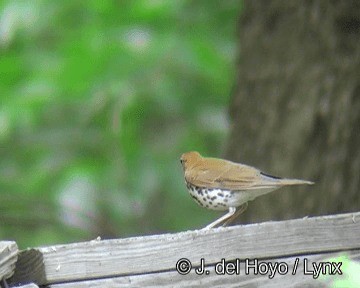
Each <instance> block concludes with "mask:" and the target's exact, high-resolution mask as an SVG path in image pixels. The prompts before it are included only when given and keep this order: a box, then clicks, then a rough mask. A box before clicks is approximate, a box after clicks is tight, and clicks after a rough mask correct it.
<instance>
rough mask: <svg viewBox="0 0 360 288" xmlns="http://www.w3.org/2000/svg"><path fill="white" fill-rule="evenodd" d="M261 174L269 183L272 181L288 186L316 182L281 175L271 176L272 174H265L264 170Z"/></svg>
mask: <svg viewBox="0 0 360 288" xmlns="http://www.w3.org/2000/svg"><path fill="white" fill-rule="evenodd" d="M261 176H262V178H263V180H265V181H267V182H269V183H272V184H273V185H281V186H286V185H313V184H314V182H311V181H307V180H300V179H287V178H280V177H275V176H271V175H268V174H265V173H262V172H261Z"/></svg>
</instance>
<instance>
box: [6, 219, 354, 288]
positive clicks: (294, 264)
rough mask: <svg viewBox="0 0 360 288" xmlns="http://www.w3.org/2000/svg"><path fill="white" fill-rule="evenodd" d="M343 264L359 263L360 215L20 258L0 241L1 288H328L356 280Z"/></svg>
mask: <svg viewBox="0 0 360 288" xmlns="http://www.w3.org/2000/svg"><path fill="white" fill-rule="evenodd" d="M352 261H355V262H352ZM345 262H346V263H360V212H357V213H349V214H341V215H332V216H324V217H314V218H303V219H295V220H289V221H281V222H265V223H259V224H250V225H243V226H233V227H226V228H216V229H211V230H208V231H204V230H195V231H186V232H180V233H176V234H163V235H152V236H146V237H132V238H125V239H114V240H101V239H96V240H92V241H89V242H83V243H73V244H68V245H54V246H48V247H39V248H29V249H26V250H23V251H18V249H17V245H16V243H15V242H11V241H6V242H0V280H1V283H2V286H3V287H7V286H8V287H12V286H21V285H24V286H22V287H27V288H30V287H39V286H44V287H53V288H63V287H64V288H65V287H75V288H80V287H81V288H82V287H329V286H331V285H332V283H341V282H339V281H347V282H344V283H353V282H354V281H359V279H357V280H356V279H355V280H354V279H352V277H353V276H354V275H353V274H354V273H352V274H351V273H350V274H348V271H347V270H346V267H345V265H344V263H345ZM355 265H358V264H355ZM359 266H360V264H359V265H358V266H356V267H359ZM351 281H353V282H351ZM357 283H358V282H357ZM358 284H359V283H358ZM347 285H349V284H347ZM354 285H356V284H354ZM357 287H360V286H357Z"/></svg>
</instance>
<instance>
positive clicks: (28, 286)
mask: <svg viewBox="0 0 360 288" xmlns="http://www.w3.org/2000/svg"><path fill="white" fill-rule="evenodd" d="M16 288H39V286H37V285H36V284H35V283H29V284H25V285H22V286H16Z"/></svg>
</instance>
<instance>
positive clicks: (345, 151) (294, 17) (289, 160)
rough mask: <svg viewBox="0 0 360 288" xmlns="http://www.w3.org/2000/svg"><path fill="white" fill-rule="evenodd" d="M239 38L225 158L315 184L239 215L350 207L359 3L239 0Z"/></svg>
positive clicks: (356, 177) (359, 120)
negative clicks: (234, 86) (240, 10)
mask: <svg viewBox="0 0 360 288" xmlns="http://www.w3.org/2000/svg"><path fill="white" fill-rule="evenodd" d="M239 39H240V54H239V64H238V78H237V84H236V89H235V93H234V95H233V98H232V100H231V103H230V117H231V132H230V136H229V139H228V143H227V149H226V151H225V158H227V159H231V160H233V161H236V162H240V163H244V164H249V165H252V166H255V167H257V168H259V169H261V170H263V171H264V172H267V173H269V174H273V175H275V176H281V177H287V178H300V179H306V180H313V181H315V182H316V184H315V185H314V186H312V187H310V186H303V187H291V188H283V189H281V190H278V191H276V192H272V193H270V194H268V195H266V196H262V197H260V198H257V199H256V200H255V201H253V202H251V203H249V208H248V211H247V212H245V213H244V214H243V215H242V216H240V217H239V218H240V219H239V222H242V223H244V222H257V221H265V220H279V219H289V218H295V217H303V216H307V215H321V214H323V215H324V214H335V213H340V212H350V211H359V208H360V191H359V190H360V189H359V188H360V185H359V184H360V2H359V1H355V0H354V1H328V0H319V1H283V0H273V1H258V0H256V1H253V0H245V1H244V9H243V14H242V16H241V19H240V29H239Z"/></svg>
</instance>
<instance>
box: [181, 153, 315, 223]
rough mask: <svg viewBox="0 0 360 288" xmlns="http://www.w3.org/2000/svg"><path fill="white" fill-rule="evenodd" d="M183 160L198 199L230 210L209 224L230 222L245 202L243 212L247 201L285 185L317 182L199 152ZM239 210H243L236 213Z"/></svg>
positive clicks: (183, 157) (189, 182)
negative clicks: (277, 173) (290, 177)
mask: <svg viewBox="0 0 360 288" xmlns="http://www.w3.org/2000/svg"><path fill="white" fill-rule="evenodd" d="M180 161H181V164H182V166H183V169H184V176H185V182H186V184H187V187H188V190H189V192H190V194H191V196H192V197H193V198H194V199H195V200H196V202H198V203H199V204H200V205H201V206H204V207H206V208H208V209H213V210H229V212H228V213H227V214H226V215H224V216H223V217H221V218H220V219H218V220H217V221H215V222H213V223H211V224H210V225H208V226H207V227H206V228H212V227H214V226H216V225H218V224H220V223H223V224H224V225H226V224H227V223H229V222H230V221H231V220H233V219H234V218H235V216H234V214H235V212H236V207H239V206H242V209H241V210H242V211H241V212H243V211H244V210H245V209H246V206H247V202H248V201H251V200H253V199H255V198H256V197H258V196H260V195H263V194H267V193H269V192H272V191H274V190H276V189H279V188H281V187H282V186H288V185H302V184H313V182H310V181H305V180H298V179H286V178H279V177H274V176H270V175H267V174H265V173H263V172H261V171H260V170H258V169H256V168H254V167H251V166H248V165H244V164H238V163H234V162H231V161H227V160H223V159H217V158H205V157H202V156H201V155H200V154H199V153H198V152H188V153H184V154H183V155H182V156H181V159H180ZM238 214H239V212H238V213H237V214H236V216H237V215H238ZM220 220H221V221H220Z"/></svg>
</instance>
